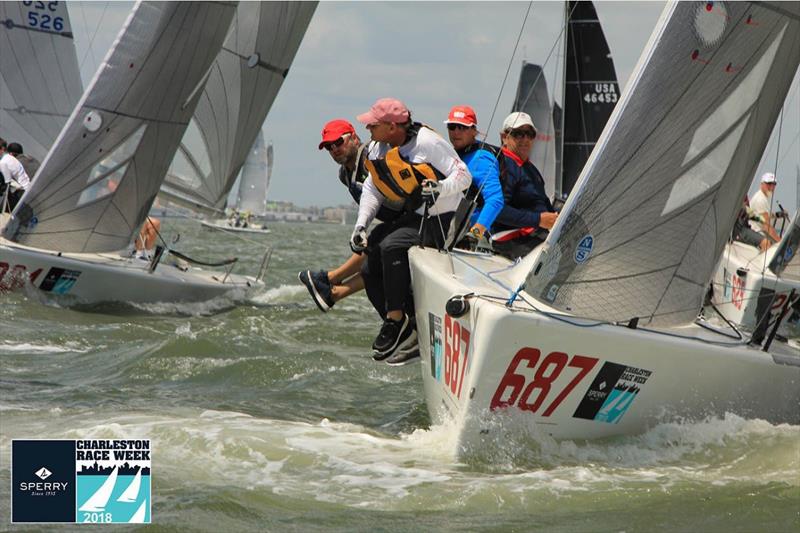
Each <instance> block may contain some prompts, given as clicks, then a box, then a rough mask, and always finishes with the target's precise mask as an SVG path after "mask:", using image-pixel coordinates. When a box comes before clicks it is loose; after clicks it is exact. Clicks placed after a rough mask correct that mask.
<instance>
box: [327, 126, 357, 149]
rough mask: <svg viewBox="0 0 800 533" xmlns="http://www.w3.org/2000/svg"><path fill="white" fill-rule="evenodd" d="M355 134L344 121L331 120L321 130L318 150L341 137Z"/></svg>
mask: <svg viewBox="0 0 800 533" xmlns="http://www.w3.org/2000/svg"><path fill="white" fill-rule="evenodd" d="M355 132H356V129H355V128H354V127H353V125H352V124H350V123H349V122H347V121H346V120H344V119H341V118H337V119H336V120H331V121H330V122H328V123H327V124H325V126H324V127H323V128H322V142H321V143H319V149H320V150H322V149H323V148H324V147H325V145H326V144H328V143H330V142H333V141H336V140H338V139H339V138H340V137H341V136H342V135H345V134H347V133H351V134H354V133H355Z"/></svg>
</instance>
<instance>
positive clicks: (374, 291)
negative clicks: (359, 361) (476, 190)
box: [350, 98, 472, 365]
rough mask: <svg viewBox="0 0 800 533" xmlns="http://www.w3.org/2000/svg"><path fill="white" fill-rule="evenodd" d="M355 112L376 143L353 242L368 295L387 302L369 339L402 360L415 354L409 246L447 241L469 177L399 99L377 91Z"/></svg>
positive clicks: (380, 354) (391, 358)
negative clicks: (381, 221) (372, 238)
mask: <svg viewBox="0 0 800 533" xmlns="http://www.w3.org/2000/svg"><path fill="white" fill-rule="evenodd" d="M357 118H358V121H359V122H361V123H362V124H365V125H366V127H367V129H368V130H369V131H370V134H371V136H372V140H373V141H375V143H373V144H372V145H370V148H369V153H368V155H367V157H368V161H367V163H366V166H367V169H368V170H369V171H370V175H369V177H368V178H367V179H366V180H365V181H364V187H363V191H362V195H361V202H360V203H359V208H358V220H357V222H356V225H355V229H354V231H353V235H352V237H351V239H350V246H351V248H352V249H353V251H354V252H357V253H358V252H366V253H367V262H366V264H365V266H364V268H363V269H362V275H363V277H364V283H365V286H366V290H367V294H368V295H370V300H371V301H373V302H376V301H377V302H383V305H384V309H385V320H384V321H383V326H382V327H381V330H380V332H379V333H378V336H377V337H376V338H375V342H373V344H372V349H373V358H374V359H375V360H377V361H381V360H384V359H386V360H387V361H386V362H387V363H389V364H391V365H400V364H405V363H407V362H409V361H412V360H414V359H415V358H418V357H419V350H418V349H417V333H416V321H415V318H414V302H413V298H412V296H411V272H410V270H409V264H408V249H409V248H411V247H412V246H415V245H418V244H421V243H422V244H424V245H426V246H437V247H442V246H443V245H444V240H445V233H446V231H447V228H448V227H449V224H450V221H451V219H452V217H453V212H454V211H455V209H456V207H457V206H458V203H459V200H460V199H461V198H462V197H463V196H462V194H461V193H462V191H464V190H466V189H467V188H468V187H469V185H470V182H471V180H472V177H471V175H470V173H469V170H467V165H466V164H465V163H464V162H463V161H461V159H459V158H458V154H456V152H455V150H453V147H452V146H450V145H449V144H448V143H447V141H445V140H444V139H443V138H442V137H441V136H439V135H438V134H437V133H436V132H434V131H433V130H431V129H430V128H428V127H427V126H424V125H423V124H421V123H419V122H413V121H412V120H411V113H410V112H409V110H408V108H407V107H406V106H405V104H403V103H402V102H401V101H400V100H397V99H395V98H382V99H380V100H378V101H377V102H375V104H374V105H373V106H372V108H371V109H370V110H369V111H367V112H366V113H363V114H361V115H359V116H358V117H357ZM388 201H392V202H402V204H403V214H402V215H401V216H399V217H398V218H396V219H395V220H393V221H392V222H390V223H388V224H387V226H388V227H387V230H386V233H385V237H384V238H383V239H382V240H381V241H380V242H379V243H378V244H377V245H373V243H370V242H369V241H368V239H367V228H369V226H370V224H371V223H372V221H373V220H374V219H375V216H376V215H377V213H378V210H379V209H380V207H381V206H382V205H385V204H386V203H387V202H388ZM426 211H427V213H426ZM425 214H427V215H428V216H427V217H425V218H423V215H425Z"/></svg>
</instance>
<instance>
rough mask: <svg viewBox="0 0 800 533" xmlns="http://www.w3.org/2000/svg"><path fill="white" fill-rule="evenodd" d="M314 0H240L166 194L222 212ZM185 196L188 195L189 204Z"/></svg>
mask: <svg viewBox="0 0 800 533" xmlns="http://www.w3.org/2000/svg"><path fill="white" fill-rule="evenodd" d="M316 5H317V3H316V2H242V3H241V4H239V8H238V9H237V13H236V18H235V20H234V24H233V25H232V26H231V30H230V33H229V34H228V37H227V39H226V40H225V46H224V47H223V49H222V51H221V52H220V54H219V56H218V57H217V59H216V62H215V64H214V68H213V69H212V70H211V73H210V75H209V78H208V82H207V83H206V86H205V90H204V91H203V96H202V98H201V100H200V103H199V105H198V106H197V110H196V112H195V115H194V120H192V124H191V125H190V127H189V129H188V130H187V132H186V135H185V136H184V139H183V140H182V142H181V148H180V152H179V153H178V154H177V156H176V158H175V161H174V162H173V165H172V167H170V172H169V174H168V176H167V179H166V182H165V185H164V187H163V190H162V192H163V193H164V195H165V196H166V197H168V198H170V199H174V200H175V201H177V202H179V203H182V204H183V205H186V206H187V207H190V208H196V207H195V205H192V204H196V205H201V206H205V207H208V208H212V209H217V210H221V209H222V208H223V207H224V204H225V200H226V197H227V195H228V193H229V192H230V190H231V188H232V187H233V184H234V182H235V181H236V177H237V175H238V174H239V171H240V169H241V168H242V165H243V164H244V161H245V159H246V157H247V155H248V153H249V152H250V148H251V147H252V146H253V142H254V141H255V139H256V135H257V134H258V132H259V130H260V129H261V126H262V125H263V123H264V120H265V119H266V117H267V113H268V112H269V109H270V107H271V106H272V102H273V101H274V100H275V97H276V96H277V95H278V90H279V89H280V88H281V85H282V84H283V80H284V79H285V78H286V75H287V74H288V72H289V66H290V65H291V63H292V60H293V59H294V56H295V54H296V53H297V49H298V48H299V47H300V41H301V40H302V39H303V36H304V35H305V32H306V28H307V27H308V24H309V22H310V21H311V16H312V15H313V14H314V10H315V9H316ZM187 200H189V201H188V202H187Z"/></svg>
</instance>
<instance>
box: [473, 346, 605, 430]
mask: <svg viewBox="0 0 800 533" xmlns="http://www.w3.org/2000/svg"><path fill="white" fill-rule="evenodd" d="M541 355H542V352H541V351H540V350H537V349H536V348H522V349H521V350H520V351H518V352H517V354H516V355H515V356H514V358H513V359H512V360H511V363H509V365H508V368H507V369H506V373H505V374H504V375H503V378H502V379H501V380H500V384H499V385H498V386H497V390H496V391H495V393H494V396H493V397H492V403H491V404H490V405H489V408H490V409H491V410H492V411H494V410H495V409H498V408H503V407H510V406H512V405H516V406H517V407H519V408H520V409H522V410H523V411H530V412H532V413H535V412H537V411H538V410H539V408H540V407H541V406H542V405H543V404H544V402H545V400H547V399H548V398H549V397H551V396H552V394H551V393H555V392H556V391H553V390H551V389H552V388H553V382H554V381H555V380H556V379H558V377H559V376H560V375H561V372H562V371H563V370H564V369H565V368H566V367H570V368H575V369H577V370H578V373H577V374H575V376H574V377H573V378H572V380H571V381H570V382H569V383H568V384H567V386H566V387H564V388H563V389H562V390H561V391H560V392H559V393H558V394H557V395H556V396H555V398H553V400H552V401H550V403H549V404H548V405H547V408H546V409H545V410H544V412H542V416H550V415H551V414H553V411H555V410H556V408H557V407H558V406H559V405H560V404H561V402H562V401H564V398H566V397H567V396H568V395H569V393H570V392H572V389H574V388H575V387H576V386H577V385H578V383H580V381H581V380H582V379H583V378H585V377H586V375H587V374H588V373H589V372H590V371H591V370H592V368H594V365H595V364H597V359H596V358H594V357H586V356H583V355H573V356H572V358H570V357H569V356H568V355H567V354H566V353H564V352H550V353H549V354H547V356H546V357H545V358H544V359H542V360H541V363H539V360H540V359H541ZM537 365H538V366H537ZM525 368H528V369H531V370H535V372H534V374H533V379H532V380H530V381H528V378H527V376H526V375H524V374H522V373H518V371H519V370H523V369H525ZM504 398H505V399H504Z"/></svg>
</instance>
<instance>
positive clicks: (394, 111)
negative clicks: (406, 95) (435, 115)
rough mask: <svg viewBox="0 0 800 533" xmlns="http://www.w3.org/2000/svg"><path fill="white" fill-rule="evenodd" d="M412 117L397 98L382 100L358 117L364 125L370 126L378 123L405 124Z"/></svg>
mask: <svg viewBox="0 0 800 533" xmlns="http://www.w3.org/2000/svg"><path fill="white" fill-rule="evenodd" d="M410 116H411V113H409V111H408V108H407V107H406V105H405V104H404V103H403V102H401V101H400V100H398V99H397V98H381V99H380V100H378V101H377V102H375V103H374V104H372V107H371V108H370V110H369V111H367V112H366V113H362V114H360V115H358V116H357V117H356V120H358V121H359V122H361V123H362V124H365V125H369V124H375V123H376V122H393V123H395V124H405V123H406V122H408V118H409V117H410Z"/></svg>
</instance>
